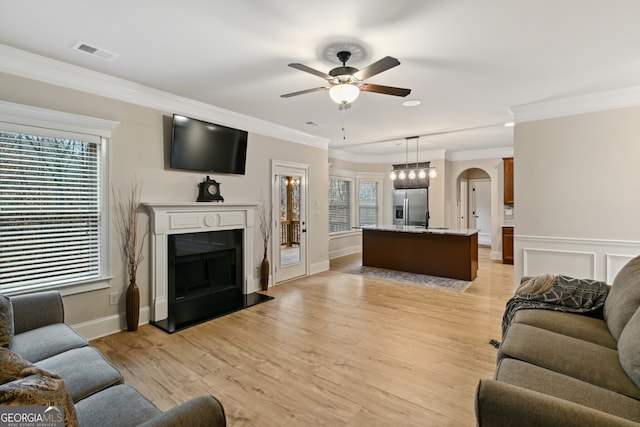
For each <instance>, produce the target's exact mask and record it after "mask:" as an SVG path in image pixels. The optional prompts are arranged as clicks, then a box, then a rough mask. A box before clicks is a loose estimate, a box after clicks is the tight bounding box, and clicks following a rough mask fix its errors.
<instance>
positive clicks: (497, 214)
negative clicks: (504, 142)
mask: <svg viewBox="0 0 640 427" xmlns="http://www.w3.org/2000/svg"><path fill="white" fill-rule="evenodd" d="M469 169H481V170H483V171H484V172H486V173H487V174H488V175H489V178H490V179H491V258H493V259H501V258H502V228H501V227H502V214H503V203H502V195H503V186H504V176H503V170H502V159H497V158H493V159H481V160H462V161H455V162H450V161H447V173H446V181H447V182H446V195H445V200H444V203H445V211H446V214H447V217H446V224H445V226H446V227H459V226H460V184H459V182H460V181H459V179H460V177H461V175H463V174H465V172H466V171H468V170H469Z"/></svg>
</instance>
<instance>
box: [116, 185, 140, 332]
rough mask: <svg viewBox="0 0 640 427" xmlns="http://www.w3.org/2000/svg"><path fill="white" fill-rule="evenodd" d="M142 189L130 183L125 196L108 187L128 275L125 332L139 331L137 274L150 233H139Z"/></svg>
mask: <svg viewBox="0 0 640 427" xmlns="http://www.w3.org/2000/svg"><path fill="white" fill-rule="evenodd" d="M141 188H142V184H141V183H139V182H137V181H135V182H134V183H133V184H131V187H130V188H129V190H128V192H127V193H126V194H122V193H120V192H119V191H118V192H117V193H116V191H115V189H114V188H113V186H112V187H111V191H112V193H113V200H114V203H115V208H116V219H115V222H116V229H117V231H118V234H119V235H120V243H121V248H122V256H123V258H124V261H125V265H126V267H127V273H128V275H129V286H128V287H127V297H126V315H127V329H128V330H129V331H135V330H137V329H138V323H139V319H140V290H139V289H138V283H137V274H138V266H140V263H141V262H142V260H143V259H144V256H143V255H142V248H143V246H144V241H145V238H146V237H147V234H148V233H149V230H148V229H145V231H144V233H143V234H142V236H140V235H139V233H138V207H139V206H140V191H141ZM140 237H141V238H140Z"/></svg>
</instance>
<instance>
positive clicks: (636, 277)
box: [604, 256, 640, 340]
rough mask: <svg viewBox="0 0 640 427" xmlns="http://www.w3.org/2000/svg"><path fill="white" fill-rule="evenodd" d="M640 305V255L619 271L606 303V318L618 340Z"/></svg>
mask: <svg viewBox="0 0 640 427" xmlns="http://www.w3.org/2000/svg"><path fill="white" fill-rule="evenodd" d="M638 307H640V256H637V257H635V258H634V259H632V260H631V261H629V262H628V263H627V264H626V265H625V266H624V267H622V270H620V271H619V272H618V274H617V275H616V278H615V279H614V280H613V284H612V285H611V291H610V292H609V295H608V296H607V300H606V301H605V303H604V320H605V322H607V327H608V328H609V332H611V335H613V337H614V338H615V339H616V340H618V339H619V338H620V334H621V333H622V330H623V329H624V327H625V325H626V324H627V322H628V321H629V319H631V316H633V313H635V312H636V310H637V309H638Z"/></svg>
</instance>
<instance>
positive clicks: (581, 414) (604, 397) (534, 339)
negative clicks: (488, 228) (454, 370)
mask: <svg viewBox="0 0 640 427" xmlns="http://www.w3.org/2000/svg"><path fill="white" fill-rule="evenodd" d="M639 307H640V257H636V258H634V259H633V260H631V261H630V262H629V263H627V265H625V266H624V267H623V269H622V270H621V271H620V272H619V273H618V275H617V276H616V278H615V280H614V282H613V284H612V286H611V288H610V291H609V293H608V295H607V297H606V300H605V302H604V308H603V310H602V311H601V316H600V317H598V316H586V315H583V314H573V313H565V312H559V311H550V310H543V309H526V310H520V311H518V312H517V313H516V314H515V316H514V318H513V322H512V323H511V324H510V326H509V327H508V329H507V331H506V334H505V336H504V337H503V342H502V344H501V345H500V349H499V351H498V362H497V368H496V371H495V375H494V378H493V379H484V380H481V381H480V383H479V384H478V387H477V390H476V391H477V392H476V401H475V407H476V420H477V423H478V425H480V426H560V425H562V426H598V425H602V426H630V425H635V426H638V425H640V388H639V387H640V308H639Z"/></svg>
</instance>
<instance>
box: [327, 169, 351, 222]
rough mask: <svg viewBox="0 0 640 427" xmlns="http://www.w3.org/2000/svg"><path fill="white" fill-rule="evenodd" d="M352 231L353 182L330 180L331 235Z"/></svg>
mask: <svg viewBox="0 0 640 427" xmlns="http://www.w3.org/2000/svg"><path fill="white" fill-rule="evenodd" d="M341 231H351V181H350V180H347V179H344V178H330V179H329V233H336V232H341Z"/></svg>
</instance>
